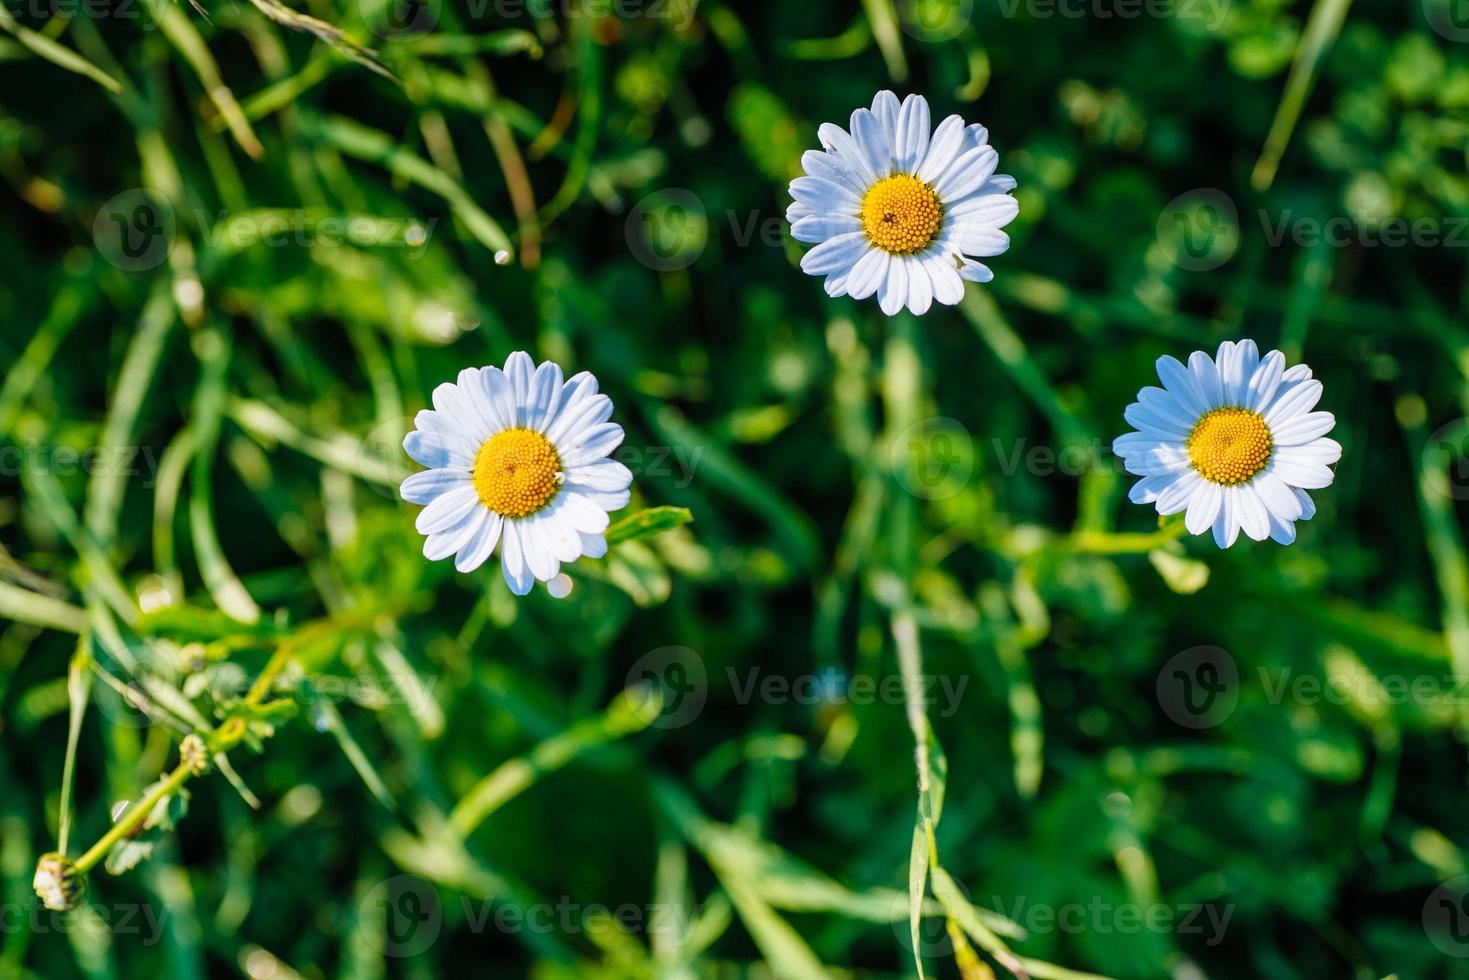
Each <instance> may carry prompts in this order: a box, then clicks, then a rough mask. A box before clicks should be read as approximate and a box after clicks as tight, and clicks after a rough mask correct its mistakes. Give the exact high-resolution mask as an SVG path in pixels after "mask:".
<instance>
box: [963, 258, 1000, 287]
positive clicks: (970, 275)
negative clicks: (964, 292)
mask: <svg viewBox="0 0 1469 980" xmlns="http://www.w3.org/2000/svg"><path fill="white" fill-rule="evenodd" d="M959 278H960V279H964V280H966V281H968V282H989V281H990V280H991V279H993V278H995V273H994V271H993V270H991V269H990V267H989V266H987V265H985V264H984V263H982V262H965V263H964V264H963V265H962V266H960V267H959Z"/></svg>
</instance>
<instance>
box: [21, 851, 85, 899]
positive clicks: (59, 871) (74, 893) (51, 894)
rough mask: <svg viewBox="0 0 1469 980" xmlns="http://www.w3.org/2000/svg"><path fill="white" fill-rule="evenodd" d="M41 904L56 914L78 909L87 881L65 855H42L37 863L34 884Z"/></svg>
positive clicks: (53, 853)
mask: <svg viewBox="0 0 1469 980" xmlns="http://www.w3.org/2000/svg"><path fill="white" fill-rule="evenodd" d="M32 885H33V886H34V887H35V889H36V894H37V895H39V896H41V902H42V904H44V905H45V906H46V907H47V908H48V909H51V910H52V911H54V912H66V911H68V910H70V909H74V908H76V907H77V902H78V901H80V900H81V897H82V892H84V891H85V890H86V887H87V880H86V879H85V878H84V877H82V875H81V872H79V871H77V867H76V865H75V864H73V863H72V861H71V859H70V858H68V857H67V856H66V855H64V854H57V853H55V852H54V851H53V852H52V853H50V854H42V855H41V859H40V860H39V861H37V862H36V877H35V880H34V881H33V882H32Z"/></svg>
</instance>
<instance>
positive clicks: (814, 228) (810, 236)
mask: <svg viewBox="0 0 1469 980" xmlns="http://www.w3.org/2000/svg"><path fill="white" fill-rule="evenodd" d="M860 231H862V222H861V221H859V220H857V218H855V217H853V216H852V215H849V214H832V213H823V214H813V215H811V216H810V217H809V218H802V219H801V220H799V221H797V222H794V223H793V224H792V225H791V237H792V238H794V239H795V240H796V241H798V242H806V243H808V244H811V245H818V244H820V243H821V242H824V241H826V240H827V239H828V238H831V237H833V236H835V235H851V234H855V233H857V232H860Z"/></svg>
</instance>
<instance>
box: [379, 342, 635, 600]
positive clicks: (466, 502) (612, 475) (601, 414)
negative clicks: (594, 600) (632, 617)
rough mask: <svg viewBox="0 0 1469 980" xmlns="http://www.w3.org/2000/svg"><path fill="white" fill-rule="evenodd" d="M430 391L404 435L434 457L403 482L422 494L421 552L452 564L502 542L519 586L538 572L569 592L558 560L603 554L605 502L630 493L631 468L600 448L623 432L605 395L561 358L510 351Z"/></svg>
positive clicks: (614, 506) (411, 498) (468, 561)
mask: <svg viewBox="0 0 1469 980" xmlns="http://www.w3.org/2000/svg"><path fill="white" fill-rule="evenodd" d="M433 401H434V407H433V410H432V411H423V412H419V413H418V417H417V418H416V419H415V420H414V426H415V428H414V431H412V432H410V433H408V437H407V438H406V439H404V440H403V448H404V449H405V450H407V452H408V455H409V456H412V457H413V458H414V459H416V460H417V461H418V462H420V463H422V464H423V465H424V466H427V467H429V469H427V470H424V471H423V472H421V473H415V474H413V475H412V476H410V477H409V478H408V479H406V480H404V481H403V486H402V489H401V493H402V495H403V499H404V500H406V501H408V502H409V503H413V504H424V505H426V506H425V507H424V508H423V510H422V511H421V512H420V513H419V515H418V522H417V526H418V530H419V532H420V533H422V534H424V535H427V540H426V541H424V544H423V554H424V557H426V558H428V559H429V560H430V561H438V560H439V559H440V558H447V557H449V556H450V555H454V556H455V558H454V567H455V568H457V569H458V570H459V571H461V572H469V571H473V570H474V569H476V568H478V567H479V566H480V565H481V564H483V563H484V561H485V559H487V558H489V557H490V553H491V552H493V551H494V550H495V545H496V544H499V545H500V567H501V568H502V569H503V570H504V572H505V581H506V582H508V583H510V591H511V592H514V593H515V594H516V595H525V594H526V593H527V592H529V591H530V589H531V585H532V584H533V583H534V581H535V580H536V579H540V580H541V581H542V582H545V583H547V588H548V589H549V590H550V592H551V594H552V595H554V596H556V597H557V598H560V597H562V596H564V595H566V593H567V592H569V591H571V580H570V579H569V578H567V576H565V575H562V574H560V572H561V565H562V564H563V563H566V562H573V561H576V559H578V558H580V557H582V556H583V555H585V556H587V557H588V558H600V557H601V556H602V555H604V554H606V553H607V540H606V538H604V537H603V532H604V531H606V530H607V523H608V521H607V514H608V513H609V512H610V511H614V510H619V509H621V508H622V507H625V506H627V502H628V496H629V493H628V486H629V485H630V484H631V483H632V473H631V472H630V471H629V470H628V468H627V467H626V466H623V465H622V464H621V463H619V462H617V461H616V460H612V459H608V458H607V457H608V454H610V453H611V452H612V451H613V450H614V449H616V448H617V447H618V446H619V445H620V444H621V443H622V435H623V433H622V426H620V425H616V424H614V423H612V422H609V421H607V420H608V419H609V418H611V416H612V400H611V399H610V398H608V397H607V396H606V395H600V394H598V393H597V379H596V378H594V377H592V375H590V374H588V373H587V372H585V371H584V372H582V373H581V374H578V375H576V376H575V377H573V378H572V379H571V380H569V381H565V382H563V381H562V377H561V368H560V367H558V366H557V365H555V364H553V363H551V362H550V361H546V362H544V363H543V364H541V365H540V366H539V367H536V366H535V365H534V364H533V363H532V362H531V359H530V355H528V354H526V353H525V352H524V351H516V352H515V353H514V354H511V355H510V357H509V359H507V360H506V361H505V369H504V370H503V371H502V370H500V369H499V368H497V367H483V368H466V369H465V370H463V371H460V372H459V378H458V383H457V384H441V385H439V386H438V387H437V388H435V389H434V398H433Z"/></svg>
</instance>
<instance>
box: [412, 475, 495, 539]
mask: <svg viewBox="0 0 1469 980" xmlns="http://www.w3.org/2000/svg"><path fill="white" fill-rule="evenodd" d="M475 508H480V509H484V504H482V503H480V499H479V494H478V493H476V492H475V489H474V485H473V484H470V483H465V484H464V485H462V486H458V487H455V488H454V489H452V490H449V491H448V492H446V493H441V494H439V495H438V496H437V497H435V498H434V499H433V500H432V501H430V502H429V504H428V506H427V507H425V508H424V509H423V510H421V511H419V512H418V519H417V520H416V521H414V522H413V524H414V527H416V528H418V533H419V534H437V533H439V532H440V531H447V530H448V529H449V528H451V527H453V526H454V525H456V524H458V523H459V522H460V521H462V520H464V517H465V515H467V514H468V513H469V512H470V511H471V510H474V509H475Z"/></svg>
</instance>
